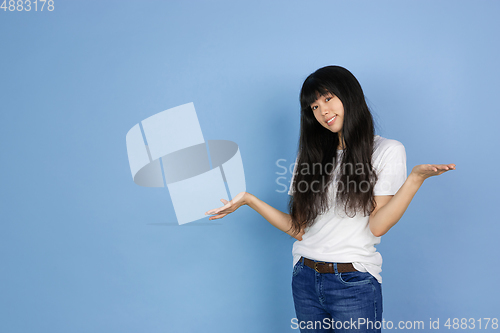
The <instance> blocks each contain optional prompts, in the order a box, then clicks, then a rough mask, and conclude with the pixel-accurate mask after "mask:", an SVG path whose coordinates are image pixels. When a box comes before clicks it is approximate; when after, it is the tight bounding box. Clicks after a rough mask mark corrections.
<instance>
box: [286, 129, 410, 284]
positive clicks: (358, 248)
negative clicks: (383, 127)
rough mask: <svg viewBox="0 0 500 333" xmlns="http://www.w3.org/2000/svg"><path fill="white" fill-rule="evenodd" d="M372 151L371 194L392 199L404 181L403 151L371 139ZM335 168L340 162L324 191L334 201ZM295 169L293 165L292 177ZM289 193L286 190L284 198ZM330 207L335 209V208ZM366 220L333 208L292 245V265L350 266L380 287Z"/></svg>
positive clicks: (383, 140)
mask: <svg viewBox="0 0 500 333" xmlns="http://www.w3.org/2000/svg"><path fill="white" fill-rule="evenodd" d="M374 148H375V149H374V152H373V155H372V165H373V168H374V169H375V170H376V172H377V175H378V180H377V183H376V184H375V187H374V189H373V193H374V195H375V196H378V195H394V194H396V192H397V191H398V190H399V188H400V187H401V186H402V185H403V183H404V182H405V180H406V178H407V173H406V151H405V147H404V146H403V144H402V143H401V142H399V141H396V140H392V139H386V138H383V137H381V136H379V135H375V137H374ZM342 153H343V151H341V150H338V151H337V154H338V156H339V157H341V154H342ZM339 167H340V159H339V163H338V164H337V168H336V169H335V177H336V178H335V179H334V181H333V182H332V183H331V184H330V186H329V188H328V190H329V191H331V192H330V194H332V195H331V198H335V194H336V189H337V179H338V176H339V175H338V172H339ZM296 169H297V166H296V165H295V168H294V171H293V173H294V175H295V172H296ZM354 170H356V169H354ZM292 182H293V177H292ZM292 182H291V183H290V184H292ZM292 193H293V189H292V188H291V187H290V190H289V191H288V194H289V195H292ZM333 200H335V199H333ZM330 207H335V204H334V203H333V204H332V205H331V206H330ZM350 215H352V213H351V214H350ZM368 220H369V216H363V214H362V213H357V214H356V215H355V216H354V217H353V218H350V217H348V216H346V215H345V212H344V211H343V210H342V209H339V211H335V210H334V209H333V208H330V209H329V210H328V211H326V212H325V213H323V214H320V215H318V217H317V218H316V221H315V222H314V224H313V225H312V226H310V227H308V228H306V229H305V234H304V235H303V236H302V241H296V242H295V243H294V244H293V250H292V254H293V265H295V264H296V263H297V262H298V261H299V259H300V257H301V256H304V257H306V258H309V259H313V260H320V261H326V262H337V263H349V262H350V263H352V264H353V266H354V268H355V269H357V270H358V271H361V272H369V273H370V274H372V275H373V276H374V277H375V278H376V279H377V281H379V282H380V283H382V277H381V276H380V272H381V271H382V256H381V255H380V253H378V252H377V250H376V248H375V245H377V244H379V243H380V237H375V236H374V235H373V234H372V232H371V230H370V228H369V226H368Z"/></svg>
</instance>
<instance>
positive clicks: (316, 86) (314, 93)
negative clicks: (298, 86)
mask: <svg viewBox="0 0 500 333" xmlns="http://www.w3.org/2000/svg"><path fill="white" fill-rule="evenodd" d="M328 94H333V92H331V91H330V90H329V89H328V88H327V87H326V86H325V84H324V83H323V82H319V80H317V79H315V78H309V79H308V80H306V81H305V82H304V85H303V86H302V91H301V92H300V104H301V105H302V107H304V108H306V107H310V106H311V104H312V103H314V102H315V101H316V100H317V99H318V98H319V97H320V96H325V95H328ZM333 95H334V94H333Z"/></svg>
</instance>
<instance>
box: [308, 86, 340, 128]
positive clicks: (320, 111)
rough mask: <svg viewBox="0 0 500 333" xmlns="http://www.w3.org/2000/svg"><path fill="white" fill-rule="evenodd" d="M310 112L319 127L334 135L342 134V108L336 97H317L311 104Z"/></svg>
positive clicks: (327, 95)
mask: <svg viewBox="0 0 500 333" xmlns="http://www.w3.org/2000/svg"><path fill="white" fill-rule="evenodd" d="M311 110H312V111H313V113H314V117H316V120H317V121H318V122H319V123H320V124H321V126H323V127H325V128H327V129H329V130H330V131H332V132H335V133H341V132H342V125H343V123H344V106H343V105H342V102H341V101H340V99H339V98H338V97H337V96H335V95H333V94H330V93H327V94H326V95H325V96H320V95H318V99H317V100H316V101H315V102H314V103H312V104H311Z"/></svg>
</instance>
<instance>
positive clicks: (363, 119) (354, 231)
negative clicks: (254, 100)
mask: <svg viewBox="0 0 500 333" xmlns="http://www.w3.org/2000/svg"><path fill="white" fill-rule="evenodd" d="M300 103H301V125H300V127H301V128H300V139H299V149H298V155H297V161H296V164H295V170H294V175H293V179H292V185H291V188H290V191H289V192H288V193H289V194H290V195H291V197H290V202H289V214H286V213H283V212H281V211H279V210H277V209H275V208H273V207H271V206H269V205H268V204H266V203H265V202H263V201H262V200H259V199H258V198H257V197H256V196H254V195H252V194H250V193H247V192H242V193H240V194H238V195H237V196H236V197H235V198H234V199H232V200H231V201H229V202H228V201H227V200H224V199H221V201H222V202H223V203H224V206H223V207H221V208H217V209H213V210H210V211H208V212H207V213H206V214H207V215H215V216H212V217H210V220H213V219H219V218H222V217H224V216H226V215H227V214H229V213H232V212H234V211H235V210H236V209H238V208H239V207H241V206H242V205H248V206H250V207H251V208H253V209H254V210H256V211H257V212H258V213H259V214H260V215H262V216H263V217H264V218H265V219H266V220H267V221H269V222H270V223H271V224H272V225H273V226H275V227H276V228H278V229H280V230H282V231H284V232H286V233H288V234H289V235H291V236H292V237H294V238H296V239H297V241H296V242H295V243H294V245H293V251H292V253H293V257H294V268H293V274H292V276H293V278H292V291H293V299H294V303H295V311H296V315H297V318H296V320H292V327H293V328H300V331H301V332H380V329H381V326H382V291H381V282H382V278H381V276H380V274H379V273H380V271H381V270H382V269H381V266H382V257H381V255H380V253H378V252H377V250H376V248H375V245H377V244H378V243H380V237H381V236H382V235H384V234H385V233H386V232H387V231H388V230H389V229H390V228H391V227H393V226H394V225H395V224H396V223H397V222H398V221H399V219H400V218H401V217H402V216H403V214H404V212H405V210H406V208H408V205H409V204H410V202H411V200H412V198H413V196H414V195H415V193H416V192H417V190H418V189H419V187H420V186H421V185H422V183H423V182H424V180H425V179H426V178H428V177H431V176H436V175H441V174H442V173H444V172H446V171H448V170H454V169H455V164H422V165H417V166H415V167H414V168H413V169H412V171H411V173H410V175H408V176H407V172H406V153H405V148H404V146H403V145H402V144H401V143H400V142H399V141H396V140H391V139H386V138H383V137H381V136H379V135H375V133H374V126H373V119H372V115H371V113H370V110H369V109H368V106H367V105H366V102H365V98H364V94H363V90H362V89H361V86H360V84H359V82H358V81H357V79H356V78H355V77H354V75H352V74H351V72H349V71H348V70H347V69H345V68H343V67H340V66H327V67H323V68H320V69H318V70H317V71H316V72H314V73H312V74H311V75H309V77H308V78H307V79H306V80H305V81H304V84H303V86H302V89H301V92H300Z"/></svg>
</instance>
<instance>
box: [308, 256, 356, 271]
mask: <svg viewBox="0 0 500 333" xmlns="http://www.w3.org/2000/svg"><path fill="white" fill-rule="evenodd" d="M302 259H304V265H306V266H307V267H311V268H312V269H314V270H315V271H316V272H318V273H335V268H334V265H333V262H323V261H314V260H311V259H307V258H304V257H301V258H300V260H301V261H302ZM356 271H357V270H356V269H355V268H354V266H353V265H352V264H351V263H337V272H339V273H347V272H356Z"/></svg>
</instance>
